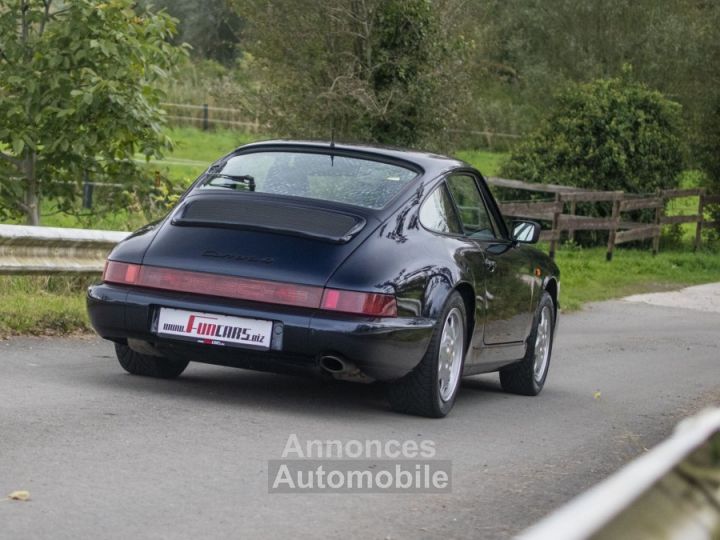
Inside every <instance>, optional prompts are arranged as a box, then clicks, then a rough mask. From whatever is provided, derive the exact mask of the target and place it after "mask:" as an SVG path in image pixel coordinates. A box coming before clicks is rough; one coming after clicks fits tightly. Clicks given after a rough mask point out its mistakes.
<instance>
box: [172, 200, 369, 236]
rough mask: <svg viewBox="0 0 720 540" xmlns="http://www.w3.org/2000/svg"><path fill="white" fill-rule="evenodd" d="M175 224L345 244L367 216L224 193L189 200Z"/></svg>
mask: <svg viewBox="0 0 720 540" xmlns="http://www.w3.org/2000/svg"><path fill="white" fill-rule="evenodd" d="M172 224H173V225H177V226H191V227H198V226H200V227H219V228H231V229H232V228H237V229H247V230H260V231H266V232H277V233H280V234H290V235H297V236H305V237H311V238H317V239H319V240H325V241H328V242H336V243H345V242H348V241H350V240H351V239H352V237H353V236H354V235H356V234H357V233H358V232H360V231H361V230H362V228H363V227H364V226H365V219H364V218H362V217H360V216H356V215H352V214H347V213H345V212H340V211H334V210H325V209H320V208H313V207H310V206H300V205H295V204H285V203H283V202H272V201H259V200H250V199H247V198H245V197H227V196H224V197H203V198H202V199H194V200H190V201H188V202H187V203H185V205H183V206H182V207H181V208H180V209H179V210H178V212H177V213H176V214H175V216H174V218H173V220H172Z"/></svg>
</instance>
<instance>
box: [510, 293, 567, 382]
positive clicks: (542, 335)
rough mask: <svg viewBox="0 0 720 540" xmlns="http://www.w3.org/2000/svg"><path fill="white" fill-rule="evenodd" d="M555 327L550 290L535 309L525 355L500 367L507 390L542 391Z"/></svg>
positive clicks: (553, 306)
mask: <svg viewBox="0 0 720 540" xmlns="http://www.w3.org/2000/svg"><path fill="white" fill-rule="evenodd" d="M554 329H555V304H554V303H553V299H552V297H551V296H550V294H548V292H547V291H544V292H543V295H542V297H541V298H540V303H539V304H538V307H537V310H536V311H535V317H534V319H533V328H532V331H531V332H530V336H529V337H528V341H527V350H526V352H525V358H523V359H522V361H520V362H518V363H517V364H513V365H510V366H507V367H504V368H502V369H501V370H500V386H502V389H503V390H505V391H506V392H511V393H513V394H521V395H524V396H537V395H538V394H539V393H540V391H541V390H542V389H543V386H544V385H545V379H547V374H548V370H549V369H550V355H551V354H552V345H553V331H554Z"/></svg>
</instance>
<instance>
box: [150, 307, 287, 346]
mask: <svg viewBox="0 0 720 540" xmlns="http://www.w3.org/2000/svg"><path fill="white" fill-rule="evenodd" d="M272 329H273V323H272V321H262V320H259V319H246V318H244V317H232V316H230V315H218V314H216V313H203V312H201V311H186V310H184V309H171V308H160V315H159V317H158V326H157V333H158V335H160V336H176V337H178V338H184V339H186V340H190V341H194V342H196V343H204V344H207V345H234V346H241V347H252V348H254V349H263V350H267V349H269V348H270V340H271V338H272Z"/></svg>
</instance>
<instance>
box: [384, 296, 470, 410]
mask: <svg viewBox="0 0 720 540" xmlns="http://www.w3.org/2000/svg"><path fill="white" fill-rule="evenodd" d="M465 321H466V314H465V303H464V302H463V300H462V298H461V297H460V295H459V294H458V293H457V292H454V293H452V294H451V295H450V297H449V299H448V301H447V304H446V305H445V308H444V309H443V313H442V315H441V316H440V318H439V319H438V325H437V326H436V327H435V330H434V332H433V336H432V339H431V340H430V345H429V346H428V350H427V352H426V353H425V356H424V357H423V359H422V361H421V362H420V363H419V364H418V365H417V367H416V368H415V369H414V370H413V371H412V372H410V373H409V374H408V375H406V376H405V377H403V378H402V379H400V380H398V381H395V382H393V383H390V384H389V385H388V386H387V396H388V401H389V402H390V406H391V407H392V408H393V410H395V411H397V412H402V413H407V414H416V415H419V416H429V417H431V418H441V417H443V416H445V415H447V414H448V413H449V412H450V410H451V409H452V407H453V405H454V403H455V397H456V396H457V392H458V389H459V388H460V379H461V377H462V370H463V363H464V359H465V329H466V328H467V326H466V322H465Z"/></svg>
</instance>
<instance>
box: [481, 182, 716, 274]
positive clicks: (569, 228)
mask: <svg viewBox="0 0 720 540" xmlns="http://www.w3.org/2000/svg"><path fill="white" fill-rule="evenodd" d="M488 183H489V184H490V185H491V186H495V187H500V188H510V189H517V190H523V191H529V192H533V193H548V194H550V195H552V196H553V198H552V200H549V201H522V202H515V201H513V202H501V203H500V208H501V210H502V212H503V214H504V215H505V216H508V217H518V218H529V219H536V220H540V221H546V222H549V224H550V228H549V229H546V230H543V231H542V234H541V235H540V239H541V240H546V241H549V242H550V256H551V257H554V256H555V251H556V250H557V245H558V243H559V242H560V240H561V238H562V235H563V233H567V238H568V239H569V240H572V239H573V238H574V236H575V232H576V231H608V233H609V234H608V243H607V253H606V258H607V260H608V261H610V260H612V257H613V252H614V251H615V246H617V245H618V244H623V243H625V242H632V241H636V240H648V239H652V252H653V254H656V253H657V252H658V250H659V249H660V234H661V231H662V227H663V225H675V224H681V223H694V224H695V243H694V247H695V249H696V250H697V249H698V248H699V247H700V245H701V242H702V231H703V228H705V227H716V228H720V221H710V220H708V219H707V218H706V216H705V210H706V208H707V206H708V205H711V204H720V196H717V195H714V196H711V195H708V194H707V193H706V191H705V189H703V188H693V189H668V190H662V191H658V192H657V193H655V194H652V195H636V194H630V193H625V192H623V191H591V190H583V189H578V188H573V187H569V186H558V185H553V184H531V183H527V182H521V181H519V180H507V179H504V178H488ZM683 197H698V206H697V212H696V213H693V214H689V215H678V216H666V215H665V213H664V210H665V205H666V203H667V202H668V201H670V200H672V199H678V198H683ZM578 203H590V204H592V203H595V204H597V203H605V204H606V205H611V208H612V210H611V213H610V215H609V216H608V217H591V216H585V215H578V214H577V205H578ZM566 210H567V211H566ZM637 210H653V211H654V212H653V216H654V217H653V219H652V221H651V222H639V221H632V220H631V219H630V218H629V217H627V216H626V215H625V214H627V213H628V212H633V211H637Z"/></svg>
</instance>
